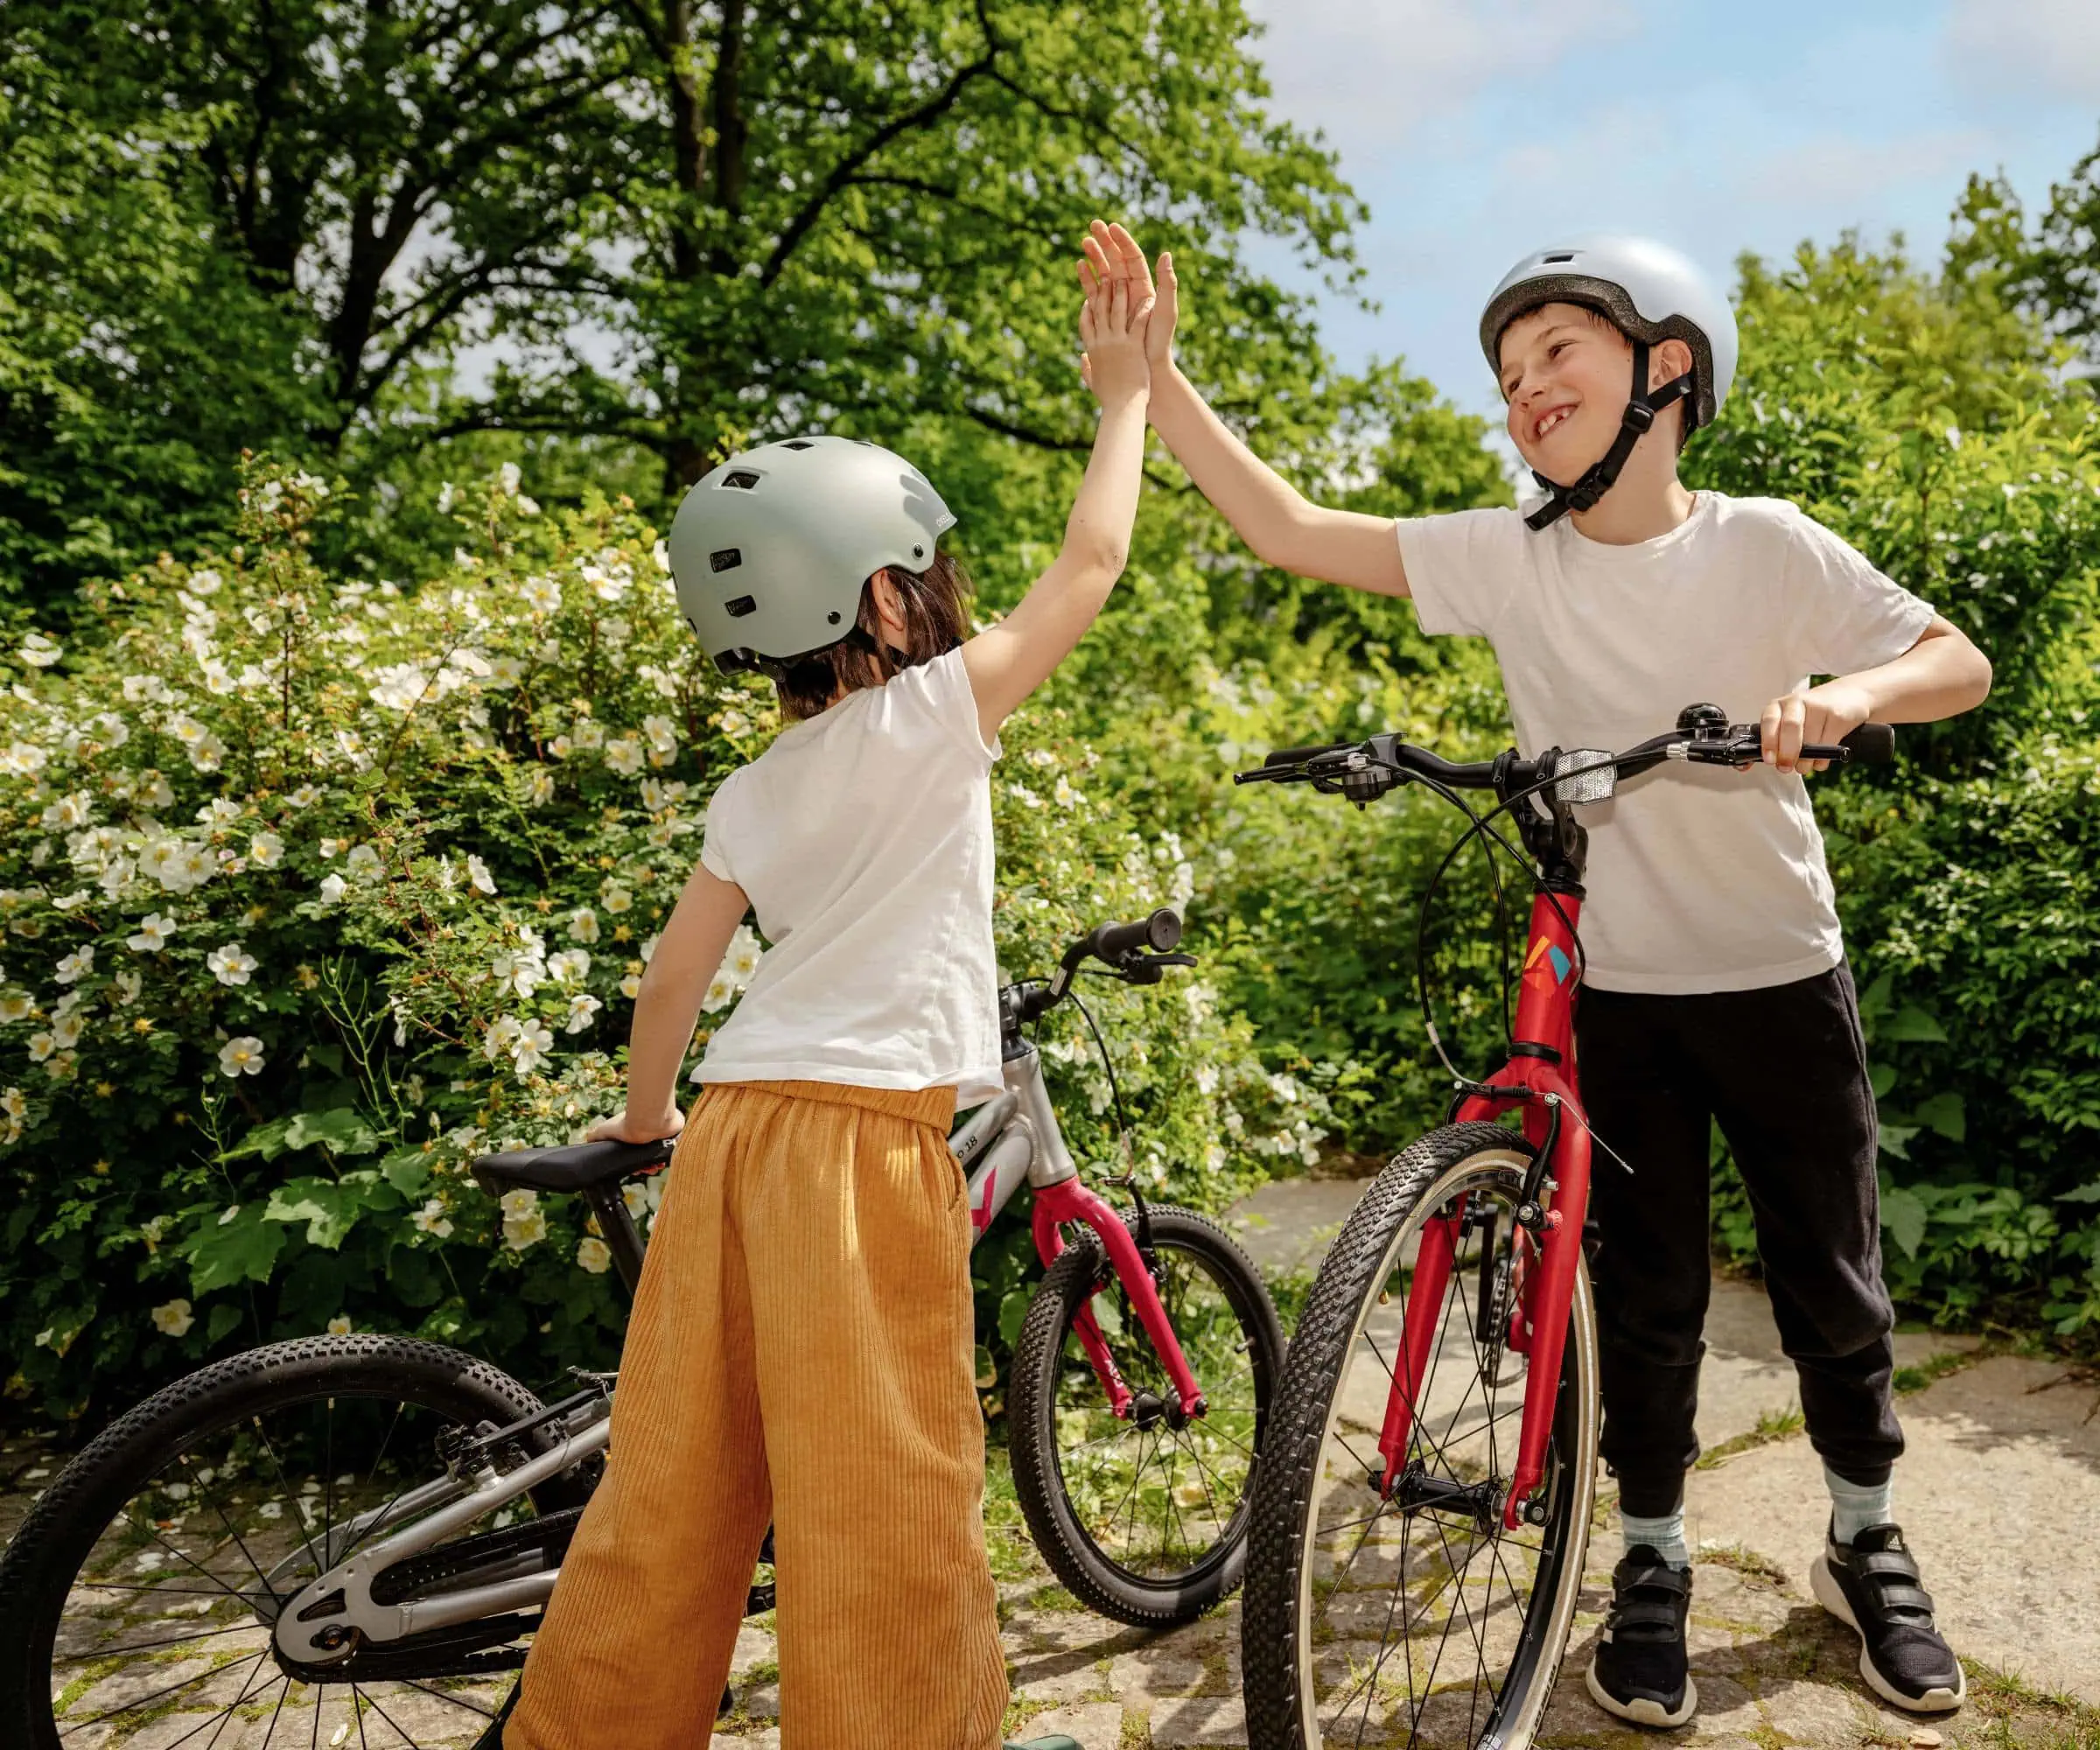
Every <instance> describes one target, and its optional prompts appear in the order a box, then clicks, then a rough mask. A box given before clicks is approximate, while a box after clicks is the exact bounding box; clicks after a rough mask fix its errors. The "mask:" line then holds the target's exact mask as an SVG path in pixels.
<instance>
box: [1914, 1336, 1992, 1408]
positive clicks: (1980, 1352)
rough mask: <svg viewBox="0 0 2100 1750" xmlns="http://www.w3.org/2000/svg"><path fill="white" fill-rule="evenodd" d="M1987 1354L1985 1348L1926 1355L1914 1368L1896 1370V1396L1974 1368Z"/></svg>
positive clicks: (1921, 1388) (1945, 1351)
mask: <svg viewBox="0 0 2100 1750" xmlns="http://www.w3.org/2000/svg"><path fill="white" fill-rule="evenodd" d="M1989 1353H1990V1351H1989V1350H1988V1349H1985V1348H1975V1349H1968V1350H1964V1351H1959V1352H1957V1351H1955V1350H1951V1349H1950V1350H1943V1351H1942V1352H1941V1353H1940V1354H1938V1355H1929V1356H1928V1357H1926V1359H1925V1360H1923V1361H1922V1362H1919V1363H1918V1364H1917V1366H1915V1367H1901V1368H1898V1369H1896V1372H1895V1378H1894V1385H1895V1390H1896V1392H1897V1395H1898V1396H1899V1397H1901V1396H1904V1395H1907V1394H1908V1393H1910V1392H1914V1391H1922V1390H1925V1388H1926V1387H1927V1386H1929V1385H1933V1384H1936V1383H1938V1382H1939V1381H1941V1380H1943V1379H1945V1378H1946V1377H1947V1376H1948V1375H1949V1374H1955V1373H1960V1372H1961V1371H1962V1370H1963V1369H1964V1368H1972V1367H1974V1366H1975V1365H1976V1364H1977V1362H1980V1361H1982V1360H1983V1359H1984V1357H1985V1355H1987V1354H1989Z"/></svg>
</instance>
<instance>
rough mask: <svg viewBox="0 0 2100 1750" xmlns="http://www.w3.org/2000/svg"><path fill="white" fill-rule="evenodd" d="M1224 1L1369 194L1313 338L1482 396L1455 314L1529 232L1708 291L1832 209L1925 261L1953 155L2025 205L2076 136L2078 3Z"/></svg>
mask: <svg viewBox="0 0 2100 1750" xmlns="http://www.w3.org/2000/svg"><path fill="white" fill-rule="evenodd" d="M1250 5H1251V10H1252V11H1254V12H1255V14H1256V15H1257V17H1259V18H1263V19H1264V21H1265V22H1266V23H1267V25H1268V31H1267V35H1266V37H1265V38H1264V41H1263V43H1262V45H1260V52H1261V54H1262V57H1263V59H1264V62H1265V63H1266V64H1267V66H1268V68H1269V73H1270V77H1271V81H1272V83H1273V84H1274V86H1275V88H1276V96H1275V100H1274V104H1273V107H1274V108H1275V109H1277V110H1278V112H1279V113H1280V114H1282V115H1285V116H1289V117H1290V118H1291V119H1292V120H1293V121H1295V122H1297V123H1300V124H1301V125H1304V126H1306V127H1313V128H1318V129H1320V130H1321V131H1322V132H1324V134H1325V135H1326V137H1327V141H1328V143H1329V144H1330V145H1331V146H1333V147H1334V149H1335V150H1337V151H1339V152H1340V154H1341V165H1342V169H1343V172H1344V174H1345V175H1346V176H1347V177H1348V179H1349V181H1350V182H1351V183H1352V184H1353V185H1354V186H1355V189H1356V192H1357V193H1358V194H1359V195H1361V196H1362V198H1363V200H1365V201H1366V202H1367V203H1368V205H1369V207H1370V213H1371V216H1370V219H1369V222H1368V223H1366V224H1365V225H1364V226H1363V227H1362V229H1361V231H1360V232H1359V234H1358V238H1357V246H1358V251H1359V254H1360V255H1361V257H1362V262H1363V264H1364V267H1365V269H1367V271H1366V275H1365V279H1364V282H1363V283H1362V287H1361V288H1360V290H1362V292H1363V293H1364V294H1366V295H1368V296H1369V297H1372V298H1375V299H1376V301H1377V303H1378V304H1379V305H1380V308H1379V309H1377V310H1376V311H1370V312H1367V311H1362V310H1361V309H1358V308H1357V307H1355V304H1354V303H1353V302H1352V301H1351V300H1350V299H1349V298H1348V297H1337V296H1335V295H1334V294H1332V293H1328V292H1325V291H1319V299H1320V310H1321V329H1322V332H1323V334H1324V335H1325V337H1326V339H1327V344H1328V346H1330V347H1331V348H1332V349H1333V350H1334V353H1335V354H1336V355H1337V357H1338V358H1339V359H1340V360H1341V361H1342V362H1343V363H1344V364H1346V365H1349V366H1358V365H1361V364H1362V363H1363V362H1364V361H1365V360H1368V359H1369V358H1370V357H1372V356H1373V355H1377V356H1380V357H1389V358H1390V357H1391V356H1392V355H1394V354H1396V353H1399V354H1404V356H1405V357H1406V359H1407V360H1408V362H1409V364H1410V366H1411V367H1412V368H1413V369H1415V370H1417V371H1418V372H1420V373H1421V374H1424V375H1425V376H1427V377H1429V378H1430V379H1431V380H1432V381H1434V382H1435V383H1436V384H1437V385H1438V386H1439V388H1442V389H1443V390H1444V391H1445V392H1446V394H1448V395H1451V396H1452V397H1453V399H1454V400H1456V401H1458V402H1460V404H1461V405H1463V406H1466V407H1468V408H1472V409H1475V410H1479V411H1483V412H1495V411H1497V402H1496V399H1495V392H1494V386H1493V383H1492V381H1490V379H1489V378H1488V371H1487V366H1486V363H1485V361H1484V360H1482V359H1481V356H1480V352H1479V348H1478V342H1477V341H1476V339H1474V325H1475V323H1476V321H1477V320H1478V317H1479V311H1480V306H1481V302H1482V301H1483V300H1484V298H1485V297H1486V295H1487V293H1488V290H1491V289H1492V288H1493V286H1494V284H1495V282H1496V281H1497V280H1498V279H1499V278H1500V277H1501V276H1502V273H1503V271H1504V269H1507V268H1508V267H1509V265H1510V263H1511V262H1514V261H1515V260H1516V257H1517V256H1518V255H1521V254H1523V252H1524V251H1525V250H1527V249H1529V248H1538V247H1541V246H1543V245H1544V244H1547V243H1550V242H1556V241H1558V240H1559V239H1560V238H1561V237H1564V236H1567V235H1576V234H1579V233H1581V232H1584V231H1590V230H1642V231H1647V232H1650V233H1653V234H1654V235H1658V236H1661V237H1664V238H1667V239H1669V240H1670V241H1671V242H1675V243H1677V245H1678V246H1679V247H1680V248H1684V249H1685V250H1686V251H1687V252H1688V253H1689V254H1691V255H1692V256H1693V258H1694V259H1695V260H1697V261H1698V262H1700V263H1701V264H1702V265H1703V266H1705V268H1706V269H1708V270H1709V271H1711V272H1712V273H1714V274H1715V275H1717V276H1719V277H1720V278H1721V280H1722V283H1733V262H1734V260H1735V257H1736V255H1738V254H1739V253H1740V251H1741V250H1743V249H1745V248H1749V249H1754V250H1755V251H1757V252H1758V253H1759V254H1761V255H1766V256H1770V257H1776V256H1782V255H1787V254H1789V253H1790V252H1791V250H1792V249H1793V248H1794V247H1795V245H1796V244H1797V243H1798V242H1801V241H1802V240H1803V239H1804V238H1809V239H1814V240H1816V241H1817V242H1829V241H1830V240H1831V239H1833V238H1835V237H1836V236H1837V235H1838V234H1839V233H1840V232H1841V231H1843V230H1844V229H1845V228H1848V227H1854V228H1859V230H1861V231H1862V232H1863V233H1864V234H1865V235H1867V236H1868V237H1870V238H1873V239H1877V240H1879V239H1884V238H1886V237H1887V235H1888V234H1889V233H1890V232H1891V231H1901V232H1903V233H1904V234H1905V235H1906V237H1907V239H1908V242H1909V243H1910V246H1911V248H1912V249H1913V252H1914V253H1915V254H1916V255H1921V256H1924V257H1927V258H1929V257H1931V256H1933V255H1936V253H1937V251H1938V249H1939V248H1940V246H1941V244H1942V243H1943V242H1944V240H1945V237H1946V233H1947V215H1948V214H1949V212H1950V209H1951V207H1953V204H1954V202H1955V200H1956V199H1957V197H1958V196H1959V194H1960V193H1961V190H1962V187H1963V185H1964V182H1965V181H1966V179H1967V178H1968V175H1969V173H1970V172H1971V170H1984V171H1998V170H2001V169H2002V170H2003V171H2004V172H2005V174H2006V175H2007V176H2008V177H2009V178H2010V179H2011V180H2012V184H2013V186H2014V187H2015V188H2016V189H2017V190H2018V191H2019V193H2020V195H2021V197H2022V198H2023V200H2026V203H2027V205H2028V207H2029V209H2030V211H2032V210H2033V209H2035V208H2037V207H2040V206H2041V205H2043V204H2044V203H2046V201H2047V198H2048V191H2049V185H2050V183H2051V181H2052V180H2054V179H2061V178H2062V177H2063V176H2064V175H2066V174H2067V173H2068V171H2069V170H2070V168H2071V166H2072V165H2074V164H2075V163H2076V161H2077V160H2078V159H2079V158H2081V157H2082V156H2083V155H2084V154H2085V153H2086V152H2088V151H2091V150H2092V148H2093V147H2094V145H2095V144H2096V142H2100V0H1910V4H1900V0H1825V4H1813V0H1761V4H1740V5H1733V6H1729V5H1719V4H1707V0H1250ZM1257 259H1261V257H1257ZM1264 264H1265V265H1267V266H1269V267H1270V268H1271V270H1272V271H1275V272H1277V273H1278V275H1279V276H1280V277H1282V278H1283V279H1284V280H1285V282H1286V283H1292V284H1296V285H1299V286H1301V287H1304V288H1306V289H1307V290H1316V291H1318V290H1319V289H1318V284H1317V282H1316V281H1314V280H1313V279H1311V278H1310V277H1309V276H1306V274H1304V273H1303V272H1302V271H1299V270H1298V269H1295V267H1294V266H1293V265H1292V263H1290V262H1288V261H1287V260H1286V259H1285V258H1283V257H1282V255H1281V253H1280V252H1278V253H1277V254H1275V255H1270V256H1269V257H1267V258H1266V260H1265V262H1264ZM1193 307H1194V309H1195V310H1196V311H1198V318H1197V319H1201V318H1200V304H1198V305H1194V306H1193Z"/></svg>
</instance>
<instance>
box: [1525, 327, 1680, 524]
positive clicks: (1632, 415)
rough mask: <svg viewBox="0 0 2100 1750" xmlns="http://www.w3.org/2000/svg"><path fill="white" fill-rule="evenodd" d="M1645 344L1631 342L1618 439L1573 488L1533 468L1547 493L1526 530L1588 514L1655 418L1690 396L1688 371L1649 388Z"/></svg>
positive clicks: (1534, 477)
mask: <svg viewBox="0 0 2100 1750" xmlns="http://www.w3.org/2000/svg"><path fill="white" fill-rule="evenodd" d="M1647 384H1648V342H1647V341H1645V340H1635V342H1634V392H1633V395H1631V397H1630V398H1629V399H1628V402H1627V403H1626V411H1625V412H1624V413H1623V414H1621V416H1620V419H1619V435H1618V436H1617V437H1614V438H1613V439H1612V447H1611V448H1610V449H1608V450H1607V451H1605V452H1604V454H1603V455H1602V456H1601V457H1600V458H1599V459H1598V460H1596V461H1594V462H1593V463H1592V464H1591V465H1590V466H1589V469H1588V471H1587V472H1586V473H1585V474H1584V475H1583V477H1582V478H1581V479H1579V480H1577V481H1576V482H1575V484H1574V485H1573V486H1562V485H1561V484H1560V483H1559V482H1558V480H1550V479H1547V478H1546V477H1545V476H1544V474H1542V473H1540V472H1538V471H1537V469H1536V468H1534V469H1533V470H1532V471H1531V478H1532V479H1535V480H1537V482H1538V483H1539V485H1541V486H1544V488H1545V489H1546V492H1547V493H1548V494H1549V496H1548V498H1547V500H1546V501H1545V503H1544V504H1542V505H1540V506H1539V507H1538V508H1537V510H1535V511H1533V512H1532V513H1531V514H1530V515H1529V516H1527V517H1526V518H1525V519H1524V526H1525V527H1526V528H1545V527H1547V526H1548V525H1549V524H1551V523H1554V522H1558V521H1560V519H1561V518H1562V517H1564V516H1565V515H1566V514H1568V513H1569V512H1570V511H1571V510H1587V509H1589V508H1590V507H1592V506H1593V505H1594V504H1595V503H1596V502H1597V500H1599V499H1600V498H1602V497H1603V496H1604V495H1605V493H1607V492H1608V491H1610V490H1611V488H1612V486H1613V484H1614V482H1615V481H1616V480H1617V479H1618V478H1619V471H1620V470H1621V468H1623V467H1624V466H1625V465H1626V458H1628V456H1630V455H1632V454H1633V453H1634V445H1635V444H1638V443H1639V442H1640V441H1641V439H1642V435H1643V434H1644V433H1645V432H1646V431H1647V430H1649V427H1650V426H1652V425H1654V423H1656V415H1657V414H1658V413H1660V412H1662V410H1663V409H1664V408H1666V407H1668V406H1669V405H1670V402H1673V401H1683V400H1684V399H1685V398H1686V397H1687V396H1689V395H1691V372H1690V371H1687V372H1685V373H1684V375H1683V376H1681V377H1678V378H1677V380H1676V381H1673V382H1666V383H1664V384H1663V387H1662V388H1656V389H1651V388H1648V386H1647Z"/></svg>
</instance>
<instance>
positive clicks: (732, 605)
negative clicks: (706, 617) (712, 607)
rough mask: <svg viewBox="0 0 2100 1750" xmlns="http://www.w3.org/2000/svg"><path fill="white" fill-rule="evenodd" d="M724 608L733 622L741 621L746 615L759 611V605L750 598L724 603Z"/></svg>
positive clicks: (739, 598)
mask: <svg viewBox="0 0 2100 1750" xmlns="http://www.w3.org/2000/svg"><path fill="white" fill-rule="evenodd" d="M722 607H723V611H724V612H725V613H727V614H728V615H729V617H730V618H731V619H732V620H741V619H743V618H744V616H745V615H746V614H747V613H757V612H758V611H759V605H758V603H757V602H756V601H754V600H753V598H751V597H749V596H739V597H738V598H736V600H734V601H732V602H724V603H723V604H722Z"/></svg>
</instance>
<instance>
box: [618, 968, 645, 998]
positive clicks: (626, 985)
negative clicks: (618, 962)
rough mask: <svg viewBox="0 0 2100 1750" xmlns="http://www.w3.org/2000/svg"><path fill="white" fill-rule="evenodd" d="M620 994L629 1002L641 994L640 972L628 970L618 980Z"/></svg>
mask: <svg viewBox="0 0 2100 1750" xmlns="http://www.w3.org/2000/svg"><path fill="white" fill-rule="evenodd" d="M620 995H621V996H623V997H625V998H627V1000H628V1001H629V1002H630V1003H631V1002H633V1001H634V999H635V998H637V997H639V996H641V973H639V972H630V973H628V974H627V977H625V978H623V979H621V980H620Z"/></svg>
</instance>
